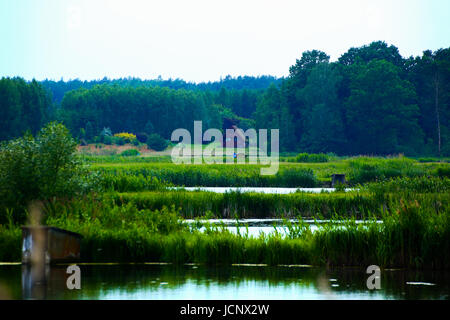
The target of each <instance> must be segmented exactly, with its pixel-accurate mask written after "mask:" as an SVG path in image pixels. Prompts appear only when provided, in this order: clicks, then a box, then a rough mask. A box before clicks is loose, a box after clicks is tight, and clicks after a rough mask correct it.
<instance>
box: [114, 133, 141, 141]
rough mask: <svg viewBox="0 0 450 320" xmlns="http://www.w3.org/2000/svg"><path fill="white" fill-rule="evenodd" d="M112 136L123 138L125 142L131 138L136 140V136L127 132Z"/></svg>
mask: <svg viewBox="0 0 450 320" xmlns="http://www.w3.org/2000/svg"><path fill="white" fill-rule="evenodd" d="M114 137H118V138H122V139H124V140H125V142H132V141H133V140H136V136H135V135H134V134H132V133H128V132H120V133H116V134H115V135H114Z"/></svg>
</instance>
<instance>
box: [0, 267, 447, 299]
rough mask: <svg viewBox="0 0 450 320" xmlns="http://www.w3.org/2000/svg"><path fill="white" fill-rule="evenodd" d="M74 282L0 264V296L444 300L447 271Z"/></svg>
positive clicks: (113, 273)
mask: <svg viewBox="0 0 450 320" xmlns="http://www.w3.org/2000/svg"><path fill="white" fill-rule="evenodd" d="M78 265H79V267H80V269H81V289H80V290H76V289H74V290H69V289H67V287H66V280H67V277H68V275H67V274H66V268H67V265H56V266H52V267H51V268H50V267H49V268H47V270H45V272H44V274H45V277H44V279H40V281H36V280H39V279H36V278H35V279H33V277H32V273H30V268H27V267H25V266H22V265H20V264H16V265H0V299H174V300H177V299H188V300H197V299H219V300H223V299H229V300H242V299H274V300H281V299H283V300H290V299H296V300H297V299H449V297H450V296H449V294H450V284H449V279H450V275H449V273H445V272H425V273H424V272H407V271H404V270H382V271H381V289H379V290H369V289H367V286H366V281H367V277H368V275H367V274H366V273H365V270H363V269H360V268H357V269H353V268H345V269H343V268H340V269H331V270H327V269H324V268H316V267H310V266H277V267H268V266H244V265H235V266H216V267H208V266H204V265H182V266H174V265H170V264H168V265H162V264H81V263H80V264H78Z"/></svg>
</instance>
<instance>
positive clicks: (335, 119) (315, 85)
mask: <svg viewBox="0 0 450 320" xmlns="http://www.w3.org/2000/svg"><path fill="white" fill-rule="evenodd" d="M340 81H341V77H340V76H339V74H338V72H337V71H336V70H335V67H334V66H333V65H330V64H328V63H320V64H318V65H316V66H315V67H314V68H313V69H312V70H311V73H310V75H309V77H308V81H307V84H306V85H305V87H304V88H303V89H302V90H301V92H300V97H301V99H302V100H303V105H304V107H303V109H302V112H301V115H302V118H303V119H304V125H303V128H304V130H305V132H304V134H303V135H302V139H301V146H302V150H304V151H307V152H315V153H318V152H336V153H342V152H343V151H344V148H345V144H346V138H345V133H344V123H343V120H342V108H341V104H340V102H339V100H338V95H337V90H338V85H339V83H340Z"/></svg>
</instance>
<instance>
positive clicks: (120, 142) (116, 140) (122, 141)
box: [112, 137, 125, 146]
mask: <svg viewBox="0 0 450 320" xmlns="http://www.w3.org/2000/svg"><path fill="white" fill-rule="evenodd" d="M112 143H114V144H116V145H118V146H123V145H124V144H125V139H124V138H122V137H112Z"/></svg>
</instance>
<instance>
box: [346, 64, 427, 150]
mask: <svg viewBox="0 0 450 320" xmlns="http://www.w3.org/2000/svg"><path fill="white" fill-rule="evenodd" d="M350 79H351V82H350V89H351V93H350V96H349V98H348V99H347V101H346V103H345V112H346V118H347V123H348V126H349V127H348V137H349V142H350V143H351V144H352V146H353V147H352V153H364V154H380V155H383V154H384V155H385V154H391V153H395V152H405V153H407V154H415V153H416V151H415V150H418V148H420V144H421V139H422V131H421V129H420V127H419V125H418V121H417V119H418V115H419V108H418V106H417V105H416V104H415V102H416V96H415V92H414V88H413V86H412V85H411V83H409V82H408V81H405V80H402V79H401V78H400V70H399V68H398V67H396V66H394V65H393V64H392V63H390V62H387V61H385V60H372V61H370V62H369V63H368V64H356V65H353V66H352V68H351V76H350Z"/></svg>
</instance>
